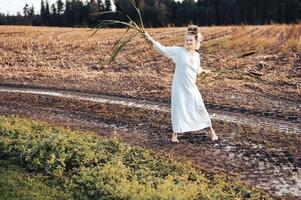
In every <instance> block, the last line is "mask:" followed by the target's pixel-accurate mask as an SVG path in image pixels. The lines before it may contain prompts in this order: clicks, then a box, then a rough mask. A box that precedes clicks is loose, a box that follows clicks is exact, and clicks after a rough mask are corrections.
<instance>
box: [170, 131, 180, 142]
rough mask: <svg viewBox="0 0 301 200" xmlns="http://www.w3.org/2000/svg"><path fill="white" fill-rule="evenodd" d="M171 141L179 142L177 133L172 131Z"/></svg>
mask: <svg viewBox="0 0 301 200" xmlns="http://www.w3.org/2000/svg"><path fill="white" fill-rule="evenodd" d="M171 141H172V142H175V143H179V140H178V135H177V134H176V133H173V134H172V138H171Z"/></svg>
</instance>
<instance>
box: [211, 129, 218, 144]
mask: <svg viewBox="0 0 301 200" xmlns="http://www.w3.org/2000/svg"><path fill="white" fill-rule="evenodd" d="M209 132H210V134H211V139H212V140H213V141H216V140H218V137H217V135H216V134H215V131H214V130H213V128H212V127H210V131H209Z"/></svg>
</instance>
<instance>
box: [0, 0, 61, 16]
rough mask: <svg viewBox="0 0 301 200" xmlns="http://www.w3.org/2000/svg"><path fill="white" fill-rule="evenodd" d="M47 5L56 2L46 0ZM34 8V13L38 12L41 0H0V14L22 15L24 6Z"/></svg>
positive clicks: (54, 0)
mask: <svg viewBox="0 0 301 200" xmlns="http://www.w3.org/2000/svg"><path fill="white" fill-rule="evenodd" d="M48 2H49V4H51V3H54V2H56V0H48ZM26 3H27V4H28V5H29V6H32V5H33V7H34V9H35V12H40V7H41V0H0V12H1V13H4V14H7V13H9V14H11V15H12V14H16V13H17V12H18V11H19V12H21V13H22V14H23V7H24V6H25V4H26Z"/></svg>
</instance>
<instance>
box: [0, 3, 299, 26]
mask: <svg viewBox="0 0 301 200" xmlns="http://www.w3.org/2000/svg"><path fill="white" fill-rule="evenodd" d="M136 1H137V3H138V5H139V8H140V10H141V13H142V17H143V21H144V24H145V26H146V27H167V26H186V25H187V24H191V23H193V24H197V25H200V26H211V25H237V24H250V25H259V24H271V23H286V24H289V23H298V22H300V19H301V0H198V1H194V0H183V1H175V0H136ZM114 2H115V3H117V4H118V5H119V6H120V7H121V8H122V9H123V10H125V11H126V12H127V13H129V15H130V16H131V17H133V18H134V19H135V18H136V19H137V17H138V16H136V11H135V10H134V8H133V7H132V6H131V4H130V1H129V0H114ZM112 8H113V5H112V2H111V1H110V0H88V1H85V2H83V1H81V0H65V1H62V0H57V1H56V3H53V4H49V2H48V1H47V0H46V1H45V0H41V9H40V10H35V8H34V7H33V6H30V5H28V4H26V5H25V6H24V8H23V11H22V13H21V12H19V13H18V14H16V15H9V14H4V13H0V25H33V26H59V27H94V26H95V25H96V24H98V21H99V20H102V19H106V18H110V19H112V18H113V19H119V20H123V18H122V17H123V16H122V15H121V14H119V13H117V12H116V13H112V14H109V15H110V16H108V15H97V13H99V12H103V11H110V10H112ZM117 10H118V9H117Z"/></svg>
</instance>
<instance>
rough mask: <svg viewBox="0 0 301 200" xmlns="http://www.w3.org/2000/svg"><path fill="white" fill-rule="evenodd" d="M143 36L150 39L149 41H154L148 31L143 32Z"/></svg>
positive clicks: (147, 39)
mask: <svg viewBox="0 0 301 200" xmlns="http://www.w3.org/2000/svg"><path fill="white" fill-rule="evenodd" d="M143 37H144V38H145V39H146V41H148V42H149V43H152V37H151V36H150V35H149V34H148V32H146V31H144V32H143Z"/></svg>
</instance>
